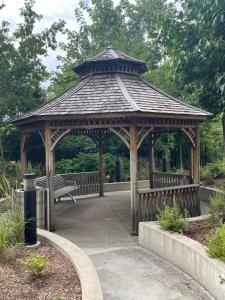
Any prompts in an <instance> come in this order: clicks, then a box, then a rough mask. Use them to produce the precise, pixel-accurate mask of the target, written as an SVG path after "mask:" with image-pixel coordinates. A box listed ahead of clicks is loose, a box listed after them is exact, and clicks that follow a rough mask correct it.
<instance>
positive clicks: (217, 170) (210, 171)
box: [201, 160, 225, 181]
mask: <svg viewBox="0 0 225 300" xmlns="http://www.w3.org/2000/svg"><path fill="white" fill-rule="evenodd" d="M215 178H225V160H222V161H217V162H215V163H209V164H207V165H206V166H205V167H204V168H201V179H203V180H211V181H212V180H213V179H215Z"/></svg>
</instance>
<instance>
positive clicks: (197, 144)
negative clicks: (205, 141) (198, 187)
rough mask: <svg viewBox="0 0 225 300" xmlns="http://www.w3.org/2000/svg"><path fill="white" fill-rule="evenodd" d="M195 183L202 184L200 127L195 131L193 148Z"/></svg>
mask: <svg viewBox="0 0 225 300" xmlns="http://www.w3.org/2000/svg"><path fill="white" fill-rule="evenodd" d="M193 183H194V184H199V183H200V140H199V127H198V126H197V127H196V129H195V147H194V148H193Z"/></svg>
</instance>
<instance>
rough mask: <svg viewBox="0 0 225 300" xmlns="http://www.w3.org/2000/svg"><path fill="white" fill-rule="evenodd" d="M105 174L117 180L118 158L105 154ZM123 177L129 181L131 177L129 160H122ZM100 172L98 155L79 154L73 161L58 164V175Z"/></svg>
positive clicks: (67, 160) (66, 160) (68, 160)
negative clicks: (116, 165)
mask: <svg viewBox="0 0 225 300" xmlns="http://www.w3.org/2000/svg"><path fill="white" fill-rule="evenodd" d="M104 161H105V174H106V175H110V178H111V179H112V180H114V179H115V164H116V156H114V155H112V154H110V153H106V154H104ZM120 161H121V173H122V174H121V177H122V178H123V180H127V179H128V177H129V160H128V159H127V158H121V159H120ZM97 170H98V153H89V154H88V153H79V154H78V155H77V156H76V157H75V158H73V159H62V160H60V161H58V162H56V173H57V174H63V173H76V172H91V171H97Z"/></svg>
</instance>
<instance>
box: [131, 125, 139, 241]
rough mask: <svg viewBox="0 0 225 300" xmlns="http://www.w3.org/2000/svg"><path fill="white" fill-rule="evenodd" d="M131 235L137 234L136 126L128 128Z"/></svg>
mask: <svg viewBox="0 0 225 300" xmlns="http://www.w3.org/2000/svg"><path fill="white" fill-rule="evenodd" d="M130 184H131V235H137V234H138V221H139V219H138V203H137V201H138V174H137V126H136V124H131V127H130Z"/></svg>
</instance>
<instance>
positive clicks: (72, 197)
mask: <svg viewBox="0 0 225 300" xmlns="http://www.w3.org/2000/svg"><path fill="white" fill-rule="evenodd" d="M67 195H69V196H70V198H71V199H72V200H73V202H74V203H77V200H76V198H75V197H74V196H72V195H71V194H70V193H68V194H67Z"/></svg>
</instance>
